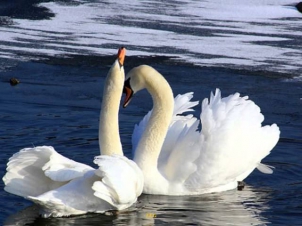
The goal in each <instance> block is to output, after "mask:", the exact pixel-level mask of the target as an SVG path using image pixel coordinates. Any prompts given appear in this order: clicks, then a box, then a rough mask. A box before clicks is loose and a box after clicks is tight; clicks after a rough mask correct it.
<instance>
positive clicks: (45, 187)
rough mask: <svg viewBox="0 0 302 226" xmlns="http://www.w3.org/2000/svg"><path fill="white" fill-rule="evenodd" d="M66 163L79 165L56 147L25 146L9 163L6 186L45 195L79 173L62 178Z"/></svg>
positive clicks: (25, 193)
mask: <svg viewBox="0 0 302 226" xmlns="http://www.w3.org/2000/svg"><path fill="white" fill-rule="evenodd" d="M63 165H65V166H69V167H75V166H78V165H77V164H76V162H74V161H72V160H70V159H67V158H65V157H63V156H62V155H60V154H58V153H57V152H56V151H55V150H54V148H53V147H50V146H38V147H34V148H24V149H22V150H20V151H19V152H17V153H16V154H14V155H13V156H12V157H11V158H10V159H9V162H8V163H7V168H6V170H7V172H6V174H5V176H4V177H3V181H4V184H5V188H4V189H5V191H7V192H9V193H12V194H15V195H19V196H22V197H27V196H38V195H41V194H42V193H45V192H47V191H49V190H51V189H55V188H57V187H60V186H62V185H63V184H65V183H66V182H67V181H68V180H70V179H72V178H74V177H75V174H73V175H72V176H71V173H69V176H62V178H63V179H59V176H58V175H59V174H60V175H62V168H63ZM90 168H91V167H90ZM55 172H57V174H58V175H56V173H55Z"/></svg>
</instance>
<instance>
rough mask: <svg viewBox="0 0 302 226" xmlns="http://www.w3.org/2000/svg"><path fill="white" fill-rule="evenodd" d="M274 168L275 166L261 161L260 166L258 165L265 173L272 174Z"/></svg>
mask: <svg viewBox="0 0 302 226" xmlns="http://www.w3.org/2000/svg"><path fill="white" fill-rule="evenodd" d="M274 168H275V167H273V166H269V165H265V164H263V163H259V164H258V166H257V169H258V170H259V171H260V172H261V173H265V174H272V173H273V169H274Z"/></svg>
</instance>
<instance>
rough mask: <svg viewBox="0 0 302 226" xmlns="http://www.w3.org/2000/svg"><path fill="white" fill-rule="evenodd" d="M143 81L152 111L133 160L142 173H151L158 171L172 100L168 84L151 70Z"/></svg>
mask: <svg viewBox="0 0 302 226" xmlns="http://www.w3.org/2000/svg"><path fill="white" fill-rule="evenodd" d="M144 79H145V86H146V89H147V90H148V92H149V93H150V94H151V96H152V99H153V109H152V113H151V116H150V119H149V122H148V124H147V127H146V129H145V131H144V133H143V135H142V138H141V140H140V141H139V143H138V146H137V148H136V151H135V157H134V160H135V162H136V163H137V164H138V166H139V167H140V168H141V169H142V170H143V171H147V170H148V171H149V170H150V171H152V170H158V169H157V162H158V157H159V154H160V151H161V148H162V146H163V143H164V140H165V137H166V134H167V131H168V128H169V125H170V123H171V119H172V114H173V109H174V98H173V92H172V89H171V87H170V85H169V84H168V82H167V81H166V80H165V78H164V77H163V76H162V75H161V74H160V73H158V72H157V71H156V70H154V69H153V68H152V70H150V69H149V70H148V73H147V74H145V75H144ZM150 173H151V172H150Z"/></svg>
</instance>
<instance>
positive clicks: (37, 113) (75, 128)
mask: <svg viewBox="0 0 302 226" xmlns="http://www.w3.org/2000/svg"><path fill="white" fill-rule="evenodd" d="M31 2H32V3H39V1H31ZM247 2H249V1H247ZM250 2H252V3H253V1H250ZM279 2H281V1H279ZM4 3H5V4H4ZM67 3H68V2H65V3H64V2H63V1H60V2H58V3H54V2H53V1H48V3H47V4H51V5H42V6H43V7H42V6H40V7H37V5H34V6H31V4H30V3H28V6H27V7H23V8H22V7H21V6H22V4H24V2H22V1H19V2H18V4H11V3H10V1H4V2H3V3H1V4H0V19H1V21H2V23H0V24H1V25H0V29H1V32H2V34H3V39H2V40H0V45H1V47H2V50H1V51H0V103H1V104H0V122H1V124H0V128H1V129H0V146H1V152H0V172H1V174H0V176H1V177H2V176H3V175H4V174H5V167H6V163H7V161H8V158H9V157H10V156H11V155H12V154H14V153H15V152H17V151H18V150H20V149H21V148H24V147H31V146H38V145H51V146H54V147H55V149H56V150H57V151H58V152H60V153H61V154H63V155H64V156H66V157H69V158H72V159H74V160H76V161H80V162H83V163H86V164H90V165H91V163H92V159H93V157H94V156H95V155H98V153H99V150H98V118H99V111H100V100H101V96H102V89H103V82H104V78H105V76H106V73H107V71H108V69H109V67H110V65H111V64H112V62H113V60H114V58H115V54H116V50H117V48H118V47H119V46H120V45H125V46H126V48H127V49H128V53H129V54H127V57H126V61H125V69H126V71H128V70H130V69H131V68H132V67H134V66H137V65H140V64H149V65H151V66H153V67H155V68H156V69H157V70H159V71H160V72H161V73H162V74H163V75H164V76H165V77H166V79H167V80H168V82H169V83H170V85H171V87H172V89H173V91H174V94H175V95H176V94H178V93H185V92H189V91H193V92H194V100H202V99H204V98H205V97H209V94H210V92H211V91H214V90H215V88H220V89H221V91H222V95H223V96H227V95H229V94H232V93H234V92H240V93H241V94H242V95H248V96H249V97H250V99H252V100H253V101H255V102H256V103H257V104H258V105H259V106H260V108H261V111H262V113H263V114H264V116H265V121H264V124H271V123H277V124H278V126H279V127H280V130H281V138H280V141H279V142H278V144H277V145H276V147H275V148H274V149H273V151H272V153H271V154H270V155H269V156H267V157H266V158H265V159H264V161H263V162H264V163H267V164H269V165H272V166H274V167H275V169H274V173H273V174H272V175H265V174H261V173H260V172H258V171H257V170H255V171H254V172H253V173H252V174H251V175H250V176H249V177H248V178H247V179H246V181H245V182H246V183H247V186H246V187H245V189H244V190H243V191H235V190H234V191H228V192H222V193H217V194H206V195H200V196H194V197H169V196H151V195H142V196H141V197H140V198H139V200H138V202H137V203H136V204H135V205H134V206H133V207H131V208H130V209H129V210H127V211H125V212H122V213H120V214H118V215H114V216H108V215H102V214H89V215H83V216H77V217H70V218H59V219H53V218H51V219H41V218H39V217H38V213H37V208H36V207H35V206H32V204H31V203H30V202H29V201H27V200H24V199H23V198H20V197H17V196H14V195H10V194H8V193H6V192H5V191H4V190H3V186H4V185H3V182H1V183H0V200H1V203H2V204H1V205H0V222H3V223H1V224H5V225H17V224H18V223H19V224H18V225H100V224H101V225H153V224H155V225H164V224H169V225H183V224H188V225H227V224H231V225H270V224H271V225H302V206H301V203H302V170H301V167H302V164H301V160H302V135H301V134H302V133H301V128H302V111H301V109H302V99H301V98H302V86H301V82H302V81H301V79H300V77H299V76H301V67H300V63H299V62H298V61H297V62H296V63H294V62H293V61H294V60H295V59H298V58H299V57H300V59H301V56H302V54H301V55H297V53H299V51H300V53H301V50H300V49H301V48H300V47H301V43H300V42H295V41H294V40H295V39H297V38H301V36H300V37H299V34H300V33H299V31H296V33H297V34H293V33H288V34H286V31H282V33H280V34H279V36H280V37H281V36H282V37H283V38H284V37H287V38H289V40H288V41H287V42H285V41H276V42H274V45H272V44H271V43H261V44H259V45H262V46H266V45H267V46H271V48H272V50H275V51H276V56H274V57H273V58H271V59H270V58H269V56H266V54H268V53H266V52H263V53H262V52H261V51H259V53H258V54H259V58H261V57H264V58H265V59H263V62H264V61H266V62H268V65H270V67H269V66H267V67H265V66H263V65H262V66H260V65H258V63H259V62H258V61H255V57H256V56H254V55H253V54H252V53H251V54H250V55H249V52H248V51H246V55H247V56H246V59H247V61H253V62H252V63H250V64H247V65H245V66H242V65H241V64H240V62H239V61H238V62H237V61H236V62H235V61H234V62H232V63H225V64H221V63H220V62H219V63H217V61H216V60H217V58H216V57H217V56H213V55H212V56H208V55H206V54H209V53H208V52H206V51H207V50H205V52H203V51H204V50H203V49H199V50H198V51H200V52H199V53H193V52H190V51H189V50H188V49H187V50H186V49H185V48H186V47H188V46H186V44H187V45H191V44H190V43H189V42H188V41H187V42H186V41H183V40H181V41H180V42H179V45H178V44H177V42H175V43H174V44H173V45H175V47H174V48H172V47H171V46H170V44H167V43H163V42H161V38H163V37H164V36H166V35H167V34H166V33H163V34H161V33H160V32H162V31H172V32H174V33H175V34H184V33H185V32H184V31H186V33H187V34H186V37H187V39H189V36H190V35H194V36H196V39H198V38H200V37H204V38H207V37H209V36H210V34H209V33H202V32H201V33H198V32H197V33H198V34H196V33H194V32H195V31H194V29H191V30H190V29H184V27H186V26H187V25H184V27H180V25H179V24H178V22H179V21H178V20H177V19H180V18H181V17H182V16H183V15H182V14H180V13H179V14H177V13H176V12H177V9H178V8H182V9H183V13H184V14H185V11H184V9H186V8H185V6H184V5H181V4H180V3H177V2H172V3H171V4H170V5H168V6H167V9H172V8H173V7H176V6H177V7H178V8H177V7H176V8H175V9H174V11H173V10H167V11H166V12H162V11H161V10H159V11H152V13H153V16H154V18H153V20H152V21H150V22H149V23H148V21H147V19H146V22H145V24H141V22H142V21H136V19H135V18H136V15H139V16H137V18H141V17H143V15H141V14H140V12H141V11H144V9H143V6H144V5H136V4H138V3H133V4H132V5H130V4H129V5H127V6H125V7H128V8H129V7H130V8H131V7H133V8H135V7H136V9H137V10H138V11H137V14H135V12H136V11H131V12H128V13H129V15H128V17H126V18H127V19H128V20H125V23H124V25H123V24H122V25H121V23H120V21H123V18H119V17H118V15H117V14H116V15H112V17H109V15H107V14H106V13H105V12H104V16H103V17H104V18H103V17H102V15H103V14H102V11H97V12H92V13H91V14H92V15H93V16H95V15H96V14H98V15H99V17H96V18H94V19H95V23H97V21H99V22H100V21H101V22H102V29H100V30H98V29H99V28H98V27H96V28H95V29H96V30H98V32H99V33H100V34H104V35H106V34H109V33H110V32H111V33H112V32H113V33H114V32H116V31H118V30H119V29H120V30H121V32H123V31H124V30H123V29H124V28H125V27H127V26H130V25H129V23H130V22H129V21H130V19H129V17H130V14H131V16H132V20H133V22H132V23H134V25H135V26H133V27H131V28H132V31H131V32H130V33H135V29H134V27H138V28H145V29H146V30H149V31H151V30H150V29H153V24H155V22H156V21H158V22H162V21H163V18H162V17H163V15H166V16H169V15H170V16H171V15H173V17H172V18H170V17H169V18H168V17H167V18H164V19H165V20H167V21H168V20H172V22H173V20H175V22H174V26H168V27H167V26H159V27H158V28H157V29H156V31H154V30H152V32H153V31H154V32H155V33H154V36H153V38H154V40H152V37H151V36H150V37H149V36H148V37H147V38H150V40H147V41H150V43H151V44H152V47H150V48H147V47H146V46H148V42H147V41H146V43H145V45H146V46H143V44H142V43H141V41H140V40H136V39H133V40H132V41H130V40H131V37H130V36H129V33H126V34H125V35H126V38H125V39H127V41H123V40H120V41H115V42H114V43H110V41H109V39H106V40H105V41H104V42H105V43H94V42H92V41H91V40H96V39H97V37H94V36H93V35H96V33H97V32H95V33H92V31H93V29H92V28H91V30H87V33H86V35H87V37H86V39H81V38H80V36H81V37H82V36H83V34H84V33H85V29H86V28H87V27H90V26H88V25H87V24H86V25H87V26H86V27H85V26H84V25H81V23H80V22H81V21H82V20H81V18H82V17H84V15H83V16H80V15H77V16H76V17H75V18H73V19H74V23H76V24H77V25H78V26H79V27H81V29H79V30H75V31H74V30H72V29H70V30H69V33H67V32H68V29H67V28H68V27H64V26H66V25H64V26H63V25H62V24H64V21H65V22H66V21H67V22H68V21H69V20H68V18H69V16H68V13H67V14H66V15H65V14H64V15H63V17H59V15H61V14H60V10H59V9H64V7H72V8H70V10H75V9H78V8H77V7H84V6H87V7H86V8H85V7H84V8H85V9H86V10H87V8H89V7H92V8H93V7H96V6H98V7H100V5H101V4H103V6H106V7H107V9H108V8H109V9H111V10H113V9H115V7H117V6H114V5H112V4H109V3H107V4H105V3H104V2H103V3H100V2H99V1H83V2H78V1H73V2H72V3H68V4H67ZM86 3H87V4H88V3H89V5H85V4H86ZM147 3H148V2H145V1H142V4H147ZM156 3H157V2H156V1H149V5H150V7H152V8H156V6H155V5H156ZM52 4H54V5H52ZM188 4H189V3H188ZM30 6H31V7H30ZM38 6H39V5H38ZM46 6H49V8H47V7H46ZM88 6H89V7H88ZM205 6H207V5H205ZM56 7H57V8H56ZM98 7H96V9H98V10H100V8H98ZM84 8H83V10H84ZM8 9H10V10H8ZM12 9H15V10H12ZM80 9H81V8H80ZM56 10H57V11H56ZM291 10H292V9H291ZM28 11H29V12H31V13H28ZM9 12H10V13H9ZM293 12H294V11H293ZM186 13H188V12H186ZM34 15H37V16H34ZM3 16H5V17H3ZM124 16H127V15H124ZM159 16H160V17H159ZM287 16H288V15H287ZM295 16H296V14H295ZM195 17H196V15H195ZM56 18H60V20H59V21H61V22H62V23H59V24H55V22H56ZM112 18H119V20H113V19H112ZM146 18H149V17H148V14H147V13H146ZM110 19H112V20H110ZM191 19H192V18H191ZM299 19H301V18H299ZM192 20H193V19H192ZM283 20H284V19H282V23H285V22H283ZM3 21H4V22H3ZM83 21H85V20H83ZM104 21H107V22H106V23H104ZM208 21H210V19H208ZM273 21H275V24H273V23H272V24H271V27H274V26H277V25H278V21H279V20H277V19H274V20H273ZM276 21H277V22H276ZM280 21H281V19H280ZM288 21H289V22H288V23H292V21H295V19H293V18H291V19H289V20H288ZM46 22H47V23H49V24H48V25H49V26H48V27H43V26H42V25H44V24H43V23H46ZM126 22H127V23H126ZM172 22H170V24H173V23H172ZM216 22H217V21H216ZM239 22H240V21H239ZM239 22H238V21H237V22H236V23H239ZM52 23H54V24H52ZM89 23H92V22H89ZM114 23H116V24H119V25H120V27H119V28H115V29H116V30H112V27H110V26H111V25H112V24H114ZM211 23H212V24H214V25H215V20H212V21H211ZM219 23H220V21H218V22H217V24H219ZM232 23H235V22H232ZM236 23H235V24H234V27H236V26H235V25H236ZM241 23H245V20H243V21H241ZM280 23H281V22H280ZM148 24H149V25H148ZM268 24H269V23H268ZM276 24H277V25H276ZM40 25H41V26H40ZM147 25H148V26H147ZM166 25H167V22H166ZM176 25H177V26H176ZM34 26H35V27H36V28H35V29H34ZM131 26H132V25H131ZM255 26H256V25H255ZM284 26H285V25H284ZM71 27H72V25H71ZM56 28H57V29H56ZM72 28H73V27H72ZM39 29H40V30H39ZM47 29H48V30H47ZM87 29H88V28H87ZM208 29H209V31H212V33H215V32H217V31H216V30H215V32H214V30H211V29H210V28H208ZM213 29H215V28H213ZM81 32H82V33H81ZM125 32H126V31H125ZM228 32H230V31H228ZM263 32H264V33H265V31H263ZM288 32H289V31H288ZM79 33H81V35H79ZM212 33H211V35H212ZM233 33H236V32H233ZM9 34H10V35H9ZM12 34H13V36H11V35H12ZM63 35H65V36H66V37H67V36H68V38H69V39H68V40H69V41H68V43H67V41H66V40H65V39H64V40H63V39H60V38H59V36H63ZM247 36H249V34H247ZM256 36H257V37H260V36H261V37H262V36H265V35H264V34H260V33H259V34H256ZM268 36H269V35H268ZM292 36H295V38H292ZM93 37H94V38H95V39H94V38H93ZM112 37H113V36H112ZM190 38H192V37H191V36H190ZM228 38H229V37H226V39H228ZM291 38H292V39H291ZM157 39H159V40H158V41H156V40H157ZM71 40H74V43H73V44H72V45H71V43H72V42H71ZM234 40H235V39H234ZM234 40H233V41H234ZM290 40H292V42H291V45H288V43H289V41H290ZM205 41H206V42H207V44H210V43H211V40H205ZM214 41H215V38H214ZM235 41H236V40H235ZM96 42H97V41H96ZM136 42H137V43H136ZM106 43H107V44H106ZM136 44H137V45H136ZM233 44H234V43H233ZM156 45H157V46H158V47H156ZM219 45H221V48H223V46H225V45H226V43H221V44H219ZM250 46H253V48H254V47H255V44H254V43H251V44H250ZM288 46H290V47H288ZM248 47H249V44H248V43H247V44H246V45H245V46H242V48H248ZM81 48H82V49H81ZM188 48H189V47H188ZM229 48H230V49H231V50H232V49H233V50H234V49H236V46H232V45H231V46H229ZM255 48H256V47H255ZM286 48H287V49H286ZM280 49H283V50H286V51H289V52H291V51H292V53H293V54H292V55H291V57H292V58H291V60H292V62H291V63H290V64H289V63H288V60H290V58H284V55H283V54H285V53H283V52H282V53H280V52H278V51H279V50H280ZM234 51H235V50H234ZM156 52H161V54H156ZM171 52H173V54H174V55H173V54H172V55H171V54H170V53H171ZM294 52H295V54H294ZM238 53H240V52H238ZM178 54H179V55H186V54H187V57H185V59H181V58H177V55H178ZM278 54H280V56H279V57H278ZM220 55H221V58H225V59H226V62H227V61H228V60H229V59H231V60H233V59H232V58H235V57H231V56H228V55H224V52H222V53H220ZM285 55H286V54H285ZM288 55H290V54H288ZM205 56H208V59H209V64H208V65H207V64H205V62H203V60H204V59H205ZM194 58H196V59H197V61H198V60H199V61H198V62H194ZM239 58H240V57H238V59H237V60H239ZM259 61H260V60H259ZM259 64H260V63H259ZM294 64H295V65H296V66H297V67H296V68H293V65H294ZM280 65H281V66H282V67H281V66H280ZM289 65H290V66H291V67H288V66H289ZM279 66H280V67H279ZM12 77H16V78H18V79H19V80H20V84H18V85H17V86H11V85H10V84H9V79H10V78H12ZM151 107H152V106H151V98H150V97H149V95H148V93H147V92H140V93H139V97H136V98H134V99H133V100H132V101H131V104H130V105H129V107H128V108H126V109H121V111H120V130H121V131H120V133H121V138H122V143H123V149H124V151H125V152H126V153H125V154H126V155H127V156H128V157H131V153H130V150H131V134H132V129H133V126H134V124H135V123H137V122H139V121H140V120H141V118H142V117H143V116H144V115H145V114H146V113H147V112H148V111H149V110H150V109H151ZM195 110H196V111H195V112H194V114H196V116H198V115H199V114H200V107H198V108H196V109H195Z"/></svg>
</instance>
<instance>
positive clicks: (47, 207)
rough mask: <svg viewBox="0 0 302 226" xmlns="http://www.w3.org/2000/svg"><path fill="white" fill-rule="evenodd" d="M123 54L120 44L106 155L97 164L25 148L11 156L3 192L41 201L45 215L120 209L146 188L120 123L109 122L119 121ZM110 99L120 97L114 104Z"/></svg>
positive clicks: (110, 81) (109, 84) (109, 92)
mask: <svg viewBox="0 0 302 226" xmlns="http://www.w3.org/2000/svg"><path fill="white" fill-rule="evenodd" d="M124 57H125V49H124V48H121V49H120V50H119V53H118V59H117V60H116V61H115V62H114V64H113V65H112V67H111V69H110V71H109V73H108V75H107V78H106V82H105V87H104V88H105V89H104V96H103V101H102V107H103V108H102V111H101V112H102V113H101V120H102V121H101V122H102V123H100V131H101V132H100V138H101V141H102V143H103V144H102V145H100V147H102V154H103V155H102V156H98V157H96V158H95V160H94V163H95V164H97V165H98V166H99V167H98V169H94V168H92V167H90V166H88V165H85V164H81V163H78V162H75V161H73V160H70V159H68V158H66V157H64V156H62V155H60V154H59V153H57V152H56V151H55V150H54V148H53V147H49V146H39V147H34V148H24V149H22V150H21V151H19V152H18V153H16V154H14V155H13V156H12V157H11V158H10V159H9V162H8V164H7V173H6V174H5V176H4V177H3V181H4V183H5V188H4V189H5V191H7V192H9V193H12V194H15V195H18V196H22V197H24V198H26V199H29V200H32V201H33V202H35V203H36V204H38V205H39V206H40V207H41V215H42V216H43V217H49V216H53V217H61V216H69V215H77V214H84V213H87V212H97V213H102V212H105V211H107V210H122V209H125V208H128V207H129V206H131V205H132V204H133V203H134V202H136V200H137V197H138V196H139V195H140V194H141V193H142V189H143V174H142V172H141V170H140V169H139V168H138V166H137V165H136V164H135V163H134V162H133V161H131V160H129V159H127V158H126V157H124V156H122V155H123V152H122V150H121V145H120V137H119V133H118V127H112V128H111V129H112V130H117V131H110V130H109V127H108V124H110V126H111V125H112V124H115V123H116V124H117V121H118V118H117V116H118V115H117V114H115V113H116V112H114V111H118V106H119V100H120V98H121V95H122V89H123V84H124V80H125V75H124V69H123V61H124ZM111 98H113V99H115V100H117V99H119V100H117V101H115V102H113V104H112V103H109V102H110V99H111ZM104 111H106V112H110V113H112V114H106V113H104ZM110 116H111V117H110ZM107 117H109V118H107ZM107 120H111V121H110V122H108V121H107ZM105 132H106V133H105ZM106 142H112V143H110V144H108V143H106ZM109 155H112V156H109Z"/></svg>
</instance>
